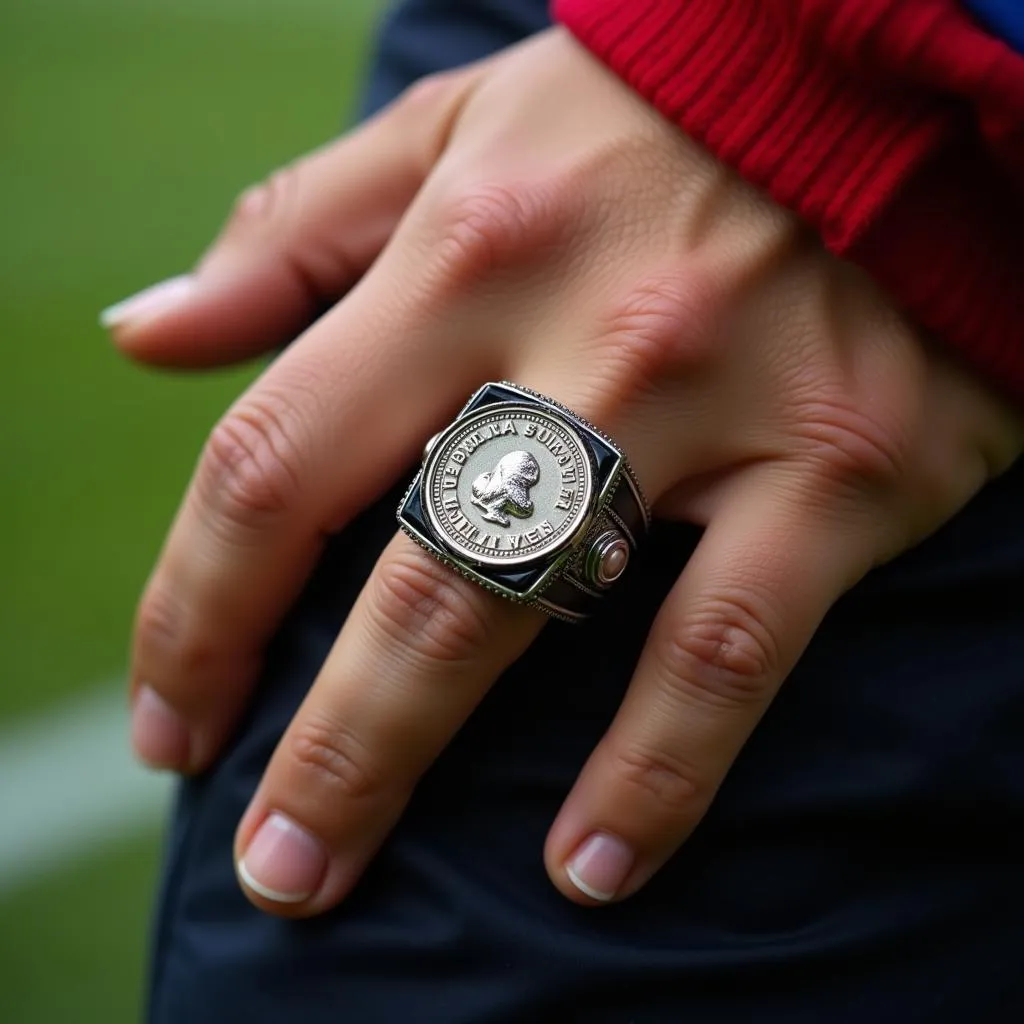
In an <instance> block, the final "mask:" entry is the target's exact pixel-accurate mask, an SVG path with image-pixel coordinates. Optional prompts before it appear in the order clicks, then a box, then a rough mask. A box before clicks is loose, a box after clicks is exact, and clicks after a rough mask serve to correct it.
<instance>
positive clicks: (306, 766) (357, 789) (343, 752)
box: [288, 714, 385, 800]
mask: <svg viewBox="0 0 1024 1024" xmlns="http://www.w3.org/2000/svg"><path fill="white" fill-rule="evenodd" d="M288 740H289V742H288V754H289V757H290V758H291V760H292V762H293V763H294V764H295V765H296V766H297V767H298V768H299V770H300V771H301V772H302V774H303V775H304V776H306V777H308V778H309V779H310V780H311V782H312V783H313V784H314V785H316V786H319V787H321V788H324V787H325V788H327V789H328V790H330V791H331V793H332V794H333V795H334V796H340V797H344V798H346V799H349V800H366V799H368V798H372V797H374V796H376V795H378V794H380V792H381V791H382V790H383V789H384V786H385V780H384V774H383V771H382V770H381V768H380V767H379V766H378V765H376V764H375V763H374V759H373V757H372V755H371V753H370V751H369V750H368V749H367V747H366V745H365V744H364V743H363V742H362V741H361V740H360V739H359V737H358V736H356V734H355V733H354V732H353V731H352V730H351V729H348V728H346V727H345V726H343V725H342V724H341V723H339V722H336V721H329V720H327V719H326V718H324V717H321V716H317V715H315V714H311V715H308V716H306V717H304V718H302V719H301V720H299V721H297V722H296V723H295V726H294V728H293V729H292V730H291V732H290V733H289V737H288Z"/></svg>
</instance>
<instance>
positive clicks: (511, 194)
mask: <svg viewBox="0 0 1024 1024" xmlns="http://www.w3.org/2000/svg"><path fill="white" fill-rule="evenodd" d="M427 219H428V236H429V237H428V244H429V252H430V254H431V255H430V259H431V265H432V268H433V276H434V277H435V279H437V280H438V281H439V282H441V283H443V285H444V286H445V287H446V288H447V289H449V290H454V291H456V292H459V291H463V290H466V289H469V288H471V287H473V286H474V285H477V284H478V283H479V282H480V281H481V280H483V279H485V278H487V277H489V276H491V275H494V274H496V273H498V272H499V271H502V270H508V269H511V268H513V267H515V266H517V265H520V264H522V263H523V262H525V261H526V260H528V259H532V260H536V259H537V258H538V256H539V254H541V253H543V252H544V250H546V249H550V248H551V246H552V245H553V244H554V243H555V240H556V237H557V235H558V233H559V231H560V229H561V227H562V225H563V223H564V218H563V217H562V216H561V214H560V211H559V204H558V203H556V202H555V203H553V202H551V201H550V198H549V194H548V193H547V191H546V190H545V189H544V188H543V187H542V186H540V185H537V184H533V183H527V182H498V181H484V182H480V183H477V184H473V185H465V184H463V185H460V186H456V187H454V188H447V189H442V191H441V193H440V194H439V195H438V197H437V201H436V203H435V205H434V207H433V210H432V211H431V213H430V214H428V217H427Z"/></svg>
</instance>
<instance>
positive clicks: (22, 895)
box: [0, 0, 380, 1024]
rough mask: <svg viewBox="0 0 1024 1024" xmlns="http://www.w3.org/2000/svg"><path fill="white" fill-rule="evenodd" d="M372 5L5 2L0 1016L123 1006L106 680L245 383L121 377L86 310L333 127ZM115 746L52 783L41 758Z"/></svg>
mask: <svg viewBox="0 0 1024 1024" xmlns="http://www.w3.org/2000/svg"><path fill="white" fill-rule="evenodd" d="M379 6H380V4H379V3H374V2H373V0H2V2H0V231H2V245H0V344H2V345H3V373H2V374H0V417H2V427H3V432H2V435H0V437H2V440H0V452H2V456H0V480H2V488H3V492H2V493H3V501H0V536H2V537H3V558H2V563H0V565H2V568H0V581H2V582H0V644H2V650H3V654H4V657H3V667H2V669H0V672H2V676H0V1022H3V1024H43V1022H45V1024H52V1022H70V1021H74V1022H93V1021H96V1022H101V1021H102V1022H106V1024H115V1022H121V1021H125V1022H127V1021H134V1020H138V1019H139V1017H140V1009H139V996H140V992H141V986H142V975H143V969H144V963H145V952H146V942H147V928H148V916H149V912H150V906H151V900H152V887H153V882H154V878H155V870H156V863H157V861H156V858H157V855H158V847H159V835H158V833H159V825H158V822H159V820H160V817H161V814H160V812H161V808H162V806H163V799H164V796H163V794H164V789H163V787H157V788H152V787H151V786H149V784H148V783H147V787H146V788H145V789H142V788H138V787H136V788H135V789H132V793H134V803H133V804H132V807H131V808H128V806H127V804H125V805H124V806H123V807H122V808H121V811H118V809H117V806H116V804H117V801H118V799H120V797H119V796H118V794H119V793H120V788H121V785H122V782H121V780H120V779H119V777H118V776H116V775H113V774H111V773H112V772H114V771H115V770H119V769H118V766H119V765H120V764H121V762H122V761H123V762H124V764H125V769H124V770H125V771H126V772H128V771H132V770H133V769H131V768H130V764H129V761H128V758H127V744H126V741H125V738H124V735H123V732H122V730H121V728H120V726H121V723H122V719H121V716H122V714H123V711H122V705H121V698H120V696H119V695H117V693H116V690H117V687H118V685H119V679H120V676H121V674H122V671H123V667H124V654H125V650H126V645H127V641H128V630H129V624H130V620H131V615H132V611H133V606H134V602H135V598H136V596H137V594H138V591H139V589H140V587H141V585H142V583H143V580H144V578H145V575H146V573H147V571H148V570H149V568H150V566H151V564H152V561H153V558H154V556H155V554H156V551H157V548H158V545H159V543H160V541H161V539H162V536H163V533H164V530H165V528H166V526H167V524H168V521H169V518H170V516H171V514H172V512H173V510H174V507H175V504H176V502H177V500H178V498H179V497H180V494H181V492H182V489H183V487H184V484H185V482H186V480H187V477H188V474H189V471H190V469H191V466H192V464H193V462H194V459H195V456H196V454H197V452H198V450H199V448H200V446H201V444H202V440H203V437H204V434H205V433H206V431H207V430H208V429H209V427H210V425H211V424H212V422H213V421H214V419H215V418H216V416H217V415H218V413H219V412H220V411H221V410H222V409H223V408H224V407H225V406H226V405H227V403H228V402H229V400H230V399H231V398H232V396H234V395H235V394H236V393H237V392H238V390H239V389H240V388H241V387H242V385H243V384H244V383H245V381H246V380H247V379H248V378H249V377H250V376H251V374H252V373H253V372H254V371H253V369H252V368H248V369H245V370H242V371H236V372H231V373H217V374H213V375H207V376H181V375H180V376H173V375H171V376H167V375H158V374H155V373H151V372H147V371H144V370H141V369H139V368H137V367H133V366H131V365H128V364H126V363H125V362H124V361H122V360H121V359H119V358H118V357H117V356H116V355H115V354H114V353H113V352H112V351H111V349H110V347H109V345H108V344H107V341H106V339H105V337H104V335H103V333H102V332H101V331H100V330H99V328H98V327H97V326H96V316H97V313H98V311H99V309H100V308H101V307H103V306H105V305H107V304H109V303H111V302H113V301H115V300H117V299H119V298H122V297H123V296H125V295H127V294H129V293H131V292H133V291H135V290H136V289H138V288H140V287H142V286H144V285H147V284H149V283H151V282H153V281H157V280H160V279H162V278H164V277H166V276H168V275H171V274H175V273H178V272H179V271H181V270H183V269H185V268H186V267H187V266H188V265H189V264H190V263H191V262H192V260H193V259H194V258H195V257H196V255H197V254H198V252H199V251H200V249H201V248H202V247H203V246H204V245H205V244H206V243H207V241H208V240H209V239H210V237H211V235H212V234H213V233H214V232H215V231H216V229H217V227H218V225H219V223H220V221H221V219H222V217H223V216H224V214H225V211H226V210H227V209H228V207H229V206H230V203H231V201H232V199H233V197H234V195H235V194H236V193H237V192H238V191H239V190H240V189H241V188H242V187H243V186H245V185H247V184H249V183H251V182H253V181H255V180H257V179H259V178H261V177H262V176H263V175H264V174H266V173H267V172H268V171H269V170H271V169H273V168H274V167H275V166H276V165H278V164H280V163H282V162H284V161H285V160H288V159H290V158H291V157H293V156H295V155H297V154H298V153H300V152H302V151H304V150H307V149H309V148H311V147H313V146H315V145H316V144H318V143H319V142H321V141H322V140H324V139H325V138H328V137H329V136H331V135H332V134H334V133H335V132H336V131H337V129H338V127H339V125H340V124H341V123H342V121H343V120H344V119H345V118H346V117H348V116H350V115H351V113H352V111H353V104H354V99H355V96H356V90H357V88H358V83H359V80H360V76H361V72H362V71H363V70H364V67H365V62H366V56H367V54H366V49H367V40H368V35H369V31H370V28H371V25H372V22H373V20H374V17H375V11H376V9H377V8H378V7H379ZM111 709H112V710H111ZM104 730H106V732H104ZM65 736H66V737H67V740H66V742H64V737H65ZM82 744H84V746H82ZM90 744H92V746H90ZM97 744H99V746H97ZM111 745H113V749H112V752H111V753H110V758H112V759H113V760H110V761H109V764H107V758H106V755H105V754H104V756H103V757H101V758H99V759H97V764H95V765H91V764H89V763H83V764H75V765H74V766H73V767H71V768H60V769H59V770H60V771H62V772H63V773H64V774H63V776H62V777H56V778H55V777H51V776H52V775H53V773H54V772H57V771H58V768H57V767H56V766H55V764H54V758H53V757H50V758H49V760H48V761H46V762H45V763H43V762H42V761H41V759H40V755H41V754H45V753H47V752H48V751H51V750H52V751H56V752H58V753H61V752H63V753H65V754H67V755H68V759H71V758H72V755H75V752H76V751H78V750H79V749H82V750H93V749H95V750H98V751H99V752H100V753H103V751H105V750H106V748H107V747H109V746H111ZM83 756H84V757H85V760H87V761H88V760H90V758H89V757H88V756H85V755H83ZM57 760H60V758H57ZM98 761H103V763H104V764H107V773H108V774H107V777H104V778H100V777H99V776H98V775H97V777H96V778H95V779H93V777H92V776H91V774H90V773H91V772H92V771H93V769H94V768H95V770H96V772H97V773H98V772H99V768H100V765H99V764H98ZM111 766H113V767H111ZM90 785H93V789H92V790H89V789H88V787H89V786H90ZM125 785H127V784H125ZM132 785H133V786H134V785H135V783H132ZM100 786H103V787H104V788H103V789H102V791H101V792H99V791H98V787H100ZM83 787H85V788H83ZM126 792H127V790H126ZM76 794H79V796H76ZM81 794H86V795H87V796H88V797H89V799H87V800H85V799H83V797H82V796H81ZM142 794H153V795H152V801H154V806H152V807H151V808H149V809H148V812H147V813H143V809H142V805H140V803H139V801H140V799H143V800H148V799H150V797H149V796H143V795H142ZM93 797H97V798H98V799H100V801H101V802H102V801H104V800H105V801H106V803H105V804H103V805H102V806H103V813H104V814H107V813H108V812H109V813H111V814H112V815H113V816H112V817H111V818H110V821H109V822H108V821H107V819H106V818H104V817H103V816H102V815H101V814H100V812H99V810H97V809H96V808H93V806H92V802H91V801H92V799H93ZM65 801H66V803H65V805H64V807H63V808H62V807H61V804H62V803H63V802H65ZM98 806H99V805H98ZM78 811H80V812H81V814H80V817H81V818H82V820H81V822H78V821H77V819H75V817H74V814H71V817H70V818H69V817H68V814H70V813H71V812H78ZM62 816H63V817H62ZM61 821H63V824H64V826H65V827H63V828H62V829H61V828H57V827H56V826H54V824H53V823H54V822H57V823H58V824H60V822H61ZM69 821H70V822H71V824H70V825H69V824H68V822H69ZM112 822H113V823H114V824H112ZM48 823H49V824H48ZM115 825H116V827H115ZM47 829H50V830H51V831H50V832H47ZM26 837H27V838H28V839H31V840H32V842H34V843H35V846H33V845H32V842H27V845H26V843H21V844H20V845H18V842H16V841H20V840H21V839H25V838H26ZM5 844H8V845H7V850H6V856H4V845H5ZM33 850H35V851H36V852H35V853H33V852H32V851H33ZM19 851H20V852H19Z"/></svg>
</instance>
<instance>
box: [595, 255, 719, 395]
mask: <svg viewBox="0 0 1024 1024" xmlns="http://www.w3.org/2000/svg"><path fill="white" fill-rule="evenodd" d="M719 295H720V288H719V286H718V285H716V284H715V282H713V281H711V280H710V279H708V278H707V276H706V275H703V274H702V273H701V272H700V271H699V270H698V269H693V270H691V269H689V268H680V269H675V270H665V271H657V272H655V273H652V274H648V275H645V276H642V277H640V278H639V279H637V280H635V281H634V282H632V283H631V285H630V286H629V288H628V289H626V290H625V291H623V292H622V293H620V294H619V295H618V296H616V297H615V299H613V300H612V301H611V302H609V304H608V305H607V306H606V308H605V310H604V312H603V313H602V315H601V319H600V322H599V323H598V326H597V332H596V335H597V336H596V337H595V338H593V339H590V341H589V342H588V344H589V345H590V352H591V356H592V358H593V365H594V368H595V375H594V379H595V380H596V381H598V382H599V384H600V385H601V386H602V387H603V389H604V390H606V391H607V392H608V394H609V401H610V402H611V404H614V402H615V400H616V398H618V399H620V400H621V399H624V398H626V397H628V396H635V395H638V394H645V393H656V392H657V391H658V390H659V389H662V388H664V387H665V386H667V385H668V384H669V383H670V382H671V381H672V380H673V379H674V378H677V377H678V376H679V375H680V374H686V373H691V372H693V371H694V370H696V369H699V368H700V367H701V366H703V365H706V364H707V362H708V361H709V359H710V357H711V356H712V354H713V350H714V346H713V333H712V325H713V324H714V323H715V322H716V320H717V314H716V311H717V309H718V307H719V304H720V301H719ZM606 404H607V403H606ZM602 411H603V412H605V413H606V414H607V413H609V412H614V410H604V409H603V410H602Z"/></svg>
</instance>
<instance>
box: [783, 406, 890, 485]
mask: <svg viewBox="0 0 1024 1024" xmlns="http://www.w3.org/2000/svg"><path fill="white" fill-rule="evenodd" d="M801 419H802V420H803V424H804V426H803V433H804V440H805V442H806V447H805V448H804V454H805V455H806V456H808V457H809V458H810V460H811V461H812V463H813V464H814V465H815V466H816V467H817V470H818V475H819V477H820V478H821V479H822V480H823V481H824V482H825V483H826V485H827V488H828V489H829V490H834V489H836V488H840V489H848V488H850V487H851V486H852V487H854V488H856V489H857V490H858V491H860V490H870V491H888V490H889V489H891V488H893V487H894V486H896V485H897V484H898V483H900V482H901V480H902V479H903V477H904V475H905V473H906V470H907V466H908V458H907V452H908V449H909V444H910V441H909V436H908V434H909V431H908V429H906V428H905V427H904V426H903V425H902V424H901V422H900V421H899V418H898V416H897V415H895V414H894V415H891V416H888V417H883V416H880V415H873V414H870V413H867V412H865V411H864V410H862V409H858V408H855V407H853V405H852V404H846V403H841V402H817V403H815V405H814V406H813V407H811V408H806V407H805V408H804V409H803V410H802V413H801Z"/></svg>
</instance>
